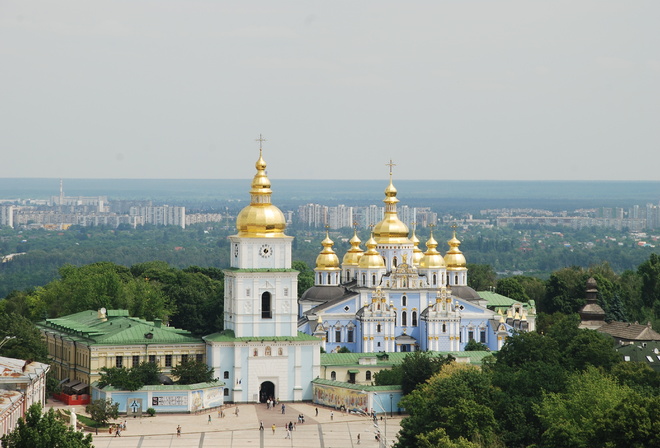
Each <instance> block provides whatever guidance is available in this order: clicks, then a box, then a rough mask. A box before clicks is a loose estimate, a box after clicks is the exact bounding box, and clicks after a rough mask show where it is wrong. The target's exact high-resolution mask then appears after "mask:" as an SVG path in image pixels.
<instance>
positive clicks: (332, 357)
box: [321, 351, 493, 368]
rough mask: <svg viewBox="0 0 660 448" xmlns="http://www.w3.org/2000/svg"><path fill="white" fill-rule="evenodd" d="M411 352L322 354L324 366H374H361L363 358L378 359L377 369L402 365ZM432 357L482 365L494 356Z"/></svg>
mask: <svg viewBox="0 0 660 448" xmlns="http://www.w3.org/2000/svg"><path fill="white" fill-rule="evenodd" d="M409 354H410V352H395V353H382V352H376V353H321V365H322V366H342V367H364V368H366V367H370V366H373V364H360V359H361V358H376V364H375V365H376V366H377V367H391V366H394V365H397V364H401V363H402V362H403V360H404V359H405V357H406V356H407V355H409ZM429 354H430V355H431V356H432V357H440V356H443V357H444V356H447V355H451V356H453V357H454V358H469V363H470V364H474V365H481V363H482V361H483V359H484V358H485V357H487V356H490V355H492V354H493V352H488V351H470V352H429Z"/></svg>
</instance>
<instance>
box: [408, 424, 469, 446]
mask: <svg viewBox="0 0 660 448" xmlns="http://www.w3.org/2000/svg"><path fill="white" fill-rule="evenodd" d="M417 446H418V447H419V448H481V445H478V444H476V443H472V442H470V441H469V440H467V439H464V438H463V437H459V438H458V439H457V440H452V439H450V438H449V436H448V435H447V431H445V430H444V429H443V428H437V429H434V430H432V431H429V432H428V433H425V434H418V435H417Z"/></svg>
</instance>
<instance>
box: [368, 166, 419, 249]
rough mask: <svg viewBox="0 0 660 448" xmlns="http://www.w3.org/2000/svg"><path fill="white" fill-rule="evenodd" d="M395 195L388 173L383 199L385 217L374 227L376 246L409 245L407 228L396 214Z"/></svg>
mask: <svg viewBox="0 0 660 448" xmlns="http://www.w3.org/2000/svg"><path fill="white" fill-rule="evenodd" d="M396 193H397V191H396V188H394V184H393V183H392V173H390V184H389V185H388V186H387V188H386V189H385V199H383V202H384V203H385V217H384V218H383V220H382V221H381V222H379V223H378V224H376V226H375V227H374V237H375V239H376V241H377V242H378V244H402V243H403V244H410V239H408V233H409V230H408V226H407V225H405V224H404V223H403V221H401V220H400V219H399V216H398V215H397V212H396V204H397V202H399V200H398V199H397V198H396Z"/></svg>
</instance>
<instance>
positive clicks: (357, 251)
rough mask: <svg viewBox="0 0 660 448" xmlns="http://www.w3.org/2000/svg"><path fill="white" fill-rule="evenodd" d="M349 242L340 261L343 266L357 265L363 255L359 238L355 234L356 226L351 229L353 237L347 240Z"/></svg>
mask: <svg viewBox="0 0 660 448" xmlns="http://www.w3.org/2000/svg"><path fill="white" fill-rule="evenodd" d="M349 242H350V243H351V247H350V249H348V251H346V253H345V254H344V258H343V260H342V263H343V264H344V265H345V266H358V265H359V263H360V258H362V255H364V251H363V250H362V249H361V248H360V243H361V242H362V241H360V238H359V237H358V236H357V228H354V229H353V238H351V239H350V241H349Z"/></svg>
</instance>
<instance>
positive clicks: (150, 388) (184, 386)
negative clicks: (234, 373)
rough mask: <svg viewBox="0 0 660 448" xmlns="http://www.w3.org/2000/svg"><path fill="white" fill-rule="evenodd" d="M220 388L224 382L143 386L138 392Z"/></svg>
mask: <svg viewBox="0 0 660 448" xmlns="http://www.w3.org/2000/svg"><path fill="white" fill-rule="evenodd" d="M218 386H222V387H224V386H225V383H223V382H222V381H216V382H210V383H197V384H170V385H165V384H156V385H152V386H142V388H140V389H138V390H142V391H160V392H168V391H175V390H197V389H208V388H209V387H218ZM92 387H96V388H98V387H99V382H98V381H95V382H93V383H92ZM103 390H104V391H107V392H115V391H124V390H125V389H118V388H116V387H114V386H105V387H104V388H103Z"/></svg>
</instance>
